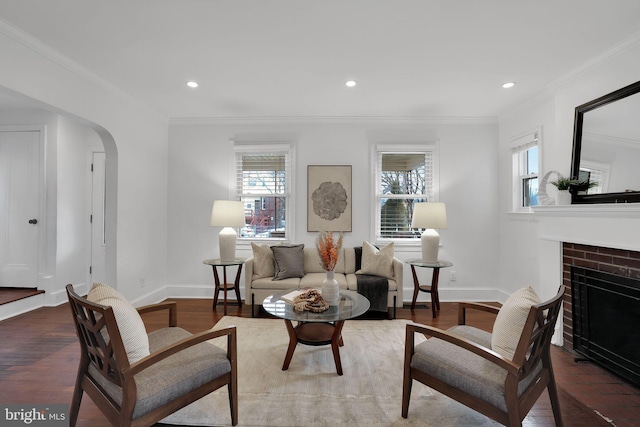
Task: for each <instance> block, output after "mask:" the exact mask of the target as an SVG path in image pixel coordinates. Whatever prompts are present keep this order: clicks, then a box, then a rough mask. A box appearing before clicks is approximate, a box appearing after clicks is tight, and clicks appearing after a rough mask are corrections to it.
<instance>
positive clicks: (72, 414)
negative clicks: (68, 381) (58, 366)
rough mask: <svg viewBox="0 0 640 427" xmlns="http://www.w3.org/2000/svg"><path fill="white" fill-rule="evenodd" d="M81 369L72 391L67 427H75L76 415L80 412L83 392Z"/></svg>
mask: <svg viewBox="0 0 640 427" xmlns="http://www.w3.org/2000/svg"><path fill="white" fill-rule="evenodd" d="M82 376H83V374H82V368H80V369H79V370H78V377H77V378H76V386H75V387H74V389H73V399H72V400H71V407H70V408H69V427H75V425H76V423H77V422H78V413H79V412H80V403H81V402H82V395H83V393H84V390H83V389H82V385H81V383H82Z"/></svg>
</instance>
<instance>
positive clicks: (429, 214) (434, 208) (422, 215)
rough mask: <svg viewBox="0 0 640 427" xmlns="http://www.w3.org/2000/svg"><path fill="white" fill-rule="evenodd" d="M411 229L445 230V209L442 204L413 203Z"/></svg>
mask: <svg viewBox="0 0 640 427" xmlns="http://www.w3.org/2000/svg"><path fill="white" fill-rule="evenodd" d="M411 228H438V229H445V228H447V209H446V208H445V205H444V203H434V202H422V203H415V204H414V205H413V217H412V218H411Z"/></svg>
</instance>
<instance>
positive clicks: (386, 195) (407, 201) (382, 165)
mask: <svg viewBox="0 0 640 427" xmlns="http://www.w3.org/2000/svg"><path fill="white" fill-rule="evenodd" d="M436 169H437V150H436V147H435V145H410V146H403V145H378V146H376V151H375V175H376V176H375V186H376V188H375V195H376V197H375V207H374V211H375V226H376V230H375V236H376V240H377V241H385V240H399V241H401V242H402V241H404V242H409V241H411V240H412V239H415V240H418V239H419V238H420V233H421V232H422V230H417V229H412V228H411V217H412V215H413V205H414V204H415V203H418V202H431V201H437V200H436V194H437V189H438V182H437V178H438V174H437V170H436Z"/></svg>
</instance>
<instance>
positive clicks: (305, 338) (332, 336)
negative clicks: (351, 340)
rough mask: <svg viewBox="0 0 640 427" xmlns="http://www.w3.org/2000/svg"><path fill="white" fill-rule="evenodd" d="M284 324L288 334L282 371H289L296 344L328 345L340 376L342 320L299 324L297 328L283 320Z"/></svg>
mask: <svg viewBox="0 0 640 427" xmlns="http://www.w3.org/2000/svg"><path fill="white" fill-rule="evenodd" d="M284 324H285V325H286V326H287V332H288V333H289V347H288V348H287V355H286V356H285V358H284V364H283V365H282V370H283V371H286V370H287V369H289V363H291V359H292V358H293V352H294V351H295V350H296V346H297V345H298V343H300V344H305V345H329V344H331V351H332V352H333V361H334V362H335V364H336V371H337V372H338V375H342V362H341V361H340V347H342V346H343V345H344V342H343V341H342V327H343V326H344V320H339V321H337V322H335V323H315V322H309V323H304V322H300V323H299V324H298V326H295V327H294V326H293V324H292V323H291V320H287V319H285V321H284Z"/></svg>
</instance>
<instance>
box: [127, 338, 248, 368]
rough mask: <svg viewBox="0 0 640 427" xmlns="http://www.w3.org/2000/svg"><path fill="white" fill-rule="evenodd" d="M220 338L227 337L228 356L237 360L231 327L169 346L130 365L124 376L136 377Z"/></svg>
mask: <svg viewBox="0 0 640 427" xmlns="http://www.w3.org/2000/svg"><path fill="white" fill-rule="evenodd" d="M218 337H227V339H228V341H227V356H228V357H229V358H230V359H232V360H235V351H232V349H233V350H235V349H236V348H237V345H236V327H235V326H231V327H228V328H224V329H218V330H215V331H212V330H209V331H204V332H200V333H199V334H194V335H192V336H190V337H187V338H184V339H182V340H180V341H176V342H174V343H173V344H171V345H168V346H166V347H164V348H162V349H160V350H158V351H156V352H155V353H152V354H150V355H149V356H147V357H144V358H142V359H140V360H139V361H137V362H136V363H134V364H133V365H130V366H129V368H127V369H123V370H122V371H123V372H122V374H123V375H127V376H131V375H135V374H137V373H138V372H140V371H142V370H144V369H147V368H148V367H149V366H151V365H154V364H156V363H158V362H159V361H161V360H163V359H166V358H167V357H169V356H171V355H173V354H176V353H178V352H180V351H182V350H184V349H186V348H189V347H193V346H194V345H196V344H200V343H202V342H204V341H208V340H211V339H214V338H218Z"/></svg>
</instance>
